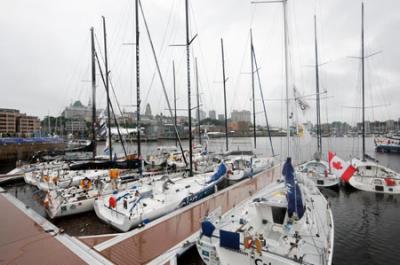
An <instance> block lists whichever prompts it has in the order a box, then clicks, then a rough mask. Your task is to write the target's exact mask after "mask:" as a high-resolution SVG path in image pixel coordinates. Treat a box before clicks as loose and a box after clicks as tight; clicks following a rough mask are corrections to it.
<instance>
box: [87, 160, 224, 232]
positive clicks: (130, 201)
mask: <svg viewBox="0 0 400 265" xmlns="http://www.w3.org/2000/svg"><path fill="white" fill-rule="evenodd" d="M225 175H226V166H225V165H224V164H221V165H220V166H219V168H218V170H217V171H216V172H215V173H206V174H201V175H195V176H193V177H186V178H185V177H178V178H173V176H169V177H168V176H166V177H165V178H163V179H161V180H160V181H157V182H154V183H152V185H153V189H152V193H151V194H142V193H141V192H136V191H130V190H125V191H121V192H119V193H117V194H112V195H108V196H103V197H100V198H98V199H97V200H96V201H95V203H94V209H95V212H96V215H97V216H98V217H99V218H100V219H101V220H103V221H104V222H106V223H108V224H110V225H111V226H113V227H115V228H117V229H118V230H121V231H129V230H130V229H132V228H134V227H136V226H138V225H140V224H145V223H147V222H150V221H152V220H154V219H156V218H158V217H160V216H163V215H165V214H167V213H170V212H172V211H174V210H176V209H177V208H180V207H183V206H185V205H187V204H190V203H192V202H194V201H197V200H199V199H202V198H204V197H206V196H208V195H209V194H211V193H214V191H215V187H216V185H218V183H220V182H221V181H222V180H223V178H224V177H225ZM121 198H123V199H121Z"/></svg>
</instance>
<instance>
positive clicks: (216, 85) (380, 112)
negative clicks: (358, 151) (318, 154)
mask: <svg viewBox="0 0 400 265" xmlns="http://www.w3.org/2000/svg"><path fill="white" fill-rule="evenodd" d="M142 1H143V8H144V12H145V15H146V19H147V21H148V23H149V27H150V31H151V34H152V38H153V40H154V45H155V48H156V50H157V53H158V57H159V60H160V64H161V71H162V74H163V76H164V81H165V83H166V86H167V90H168V93H169V97H170V99H171V100H172V96H173V92H172V91H173V88H172V60H175V64H176V75H177V77H176V79H177V94H178V108H179V109H183V108H187V86H186V57H185V56H186V53H185V48H184V47H170V46H169V45H170V44H183V43H184V42H185V31H184V30H185V27H184V26H185V24H184V22H185V20H184V18H185V17H184V10H185V9H184V3H185V1H184V0H142ZM314 14H316V15H317V27H318V44H319V57H320V58H319V60H320V62H321V63H326V64H324V65H323V66H322V67H321V68H320V77H321V80H320V83H321V89H322V90H324V91H325V90H326V91H327V92H328V93H327V94H326V95H324V96H323V97H324V98H325V99H324V100H323V106H322V114H323V117H322V120H323V121H324V122H326V121H327V120H328V121H333V120H344V121H347V122H350V123H354V122H356V121H358V120H359V118H360V111H359V110H357V109H356V108H346V107H345V106H353V107H356V106H360V104H361V100H360V78H361V75H360V73H361V72H360V61H359V60H357V59H351V58H348V57H349V56H360V47H361V43H360V41H361V35H360V28H361V1H359V0H323V1H322V0H321V1H316V0H289V2H288V20H289V38H290V66H289V67H290V87H293V85H295V86H296V87H297V88H298V90H300V91H301V92H302V93H303V94H305V95H309V94H312V93H314V91H315V71H314V68H313V67H312V65H313V64H314V29H313V15H314ZM399 14H400V3H399V1H395V0H367V1H365V42H366V53H367V54H369V53H374V52H378V51H382V52H381V53H379V54H377V55H375V56H373V57H370V58H369V59H368V60H367V64H366V102H367V103H366V104H367V106H380V107H376V108H370V109H368V110H367V119H370V120H375V119H389V118H391V119H398V118H399V117H400V111H399V110H400V93H399V85H398V84H400V75H399V74H398V73H399V71H400V51H399V48H398V47H400V36H399V32H400V31H399V30H400V15H399ZM102 15H104V16H105V17H106V21H107V30H108V46H109V61H110V63H109V65H110V67H109V68H110V71H111V79H112V82H113V85H114V87H115V90H116V94H117V97H118V100H119V102H120V104H121V106H123V108H124V109H126V110H132V109H133V108H132V106H131V105H133V104H135V103H136V86H135V57H134V51H135V50H134V49H135V47H134V46H130V45H123V44H124V43H131V42H134V38H135V37H134V33H135V32H134V29H135V24H134V21H135V17H134V1H133V0H120V1H111V0H85V1H78V0H70V1H56V0H36V1H28V0H12V1H11V0H9V1H2V2H1V4H0V34H1V41H0V62H1V64H0V80H1V91H2V96H1V97H0V107H3V108H16V109H20V110H21V111H22V112H26V113H28V114H32V115H38V116H40V117H43V116H45V115H47V114H48V113H49V114H50V115H59V114H60V113H61V112H62V110H63V108H64V107H65V106H67V105H68V104H71V103H72V102H73V101H75V100H78V99H79V100H81V101H82V102H83V103H84V104H87V103H88V101H89V98H90V95H91V85H90V82H88V80H90V35H89V33H90V32H89V29H90V27H91V26H93V27H94V28H95V31H96V36H97V39H98V43H97V44H96V45H97V49H98V52H99V53H101V54H103V44H102V37H103V33H102V27H101V16H102ZM190 16H191V19H190V20H191V23H190V24H191V32H192V35H194V34H196V33H197V34H198V38H197V39H196V40H195V41H194V42H193V45H192V55H193V57H198V62H199V83H200V94H201V95H200V97H201V104H202V109H203V110H205V111H206V112H207V113H208V111H209V110H212V109H214V110H216V111H217V113H222V112H223V87H222V83H221V81H222V68H221V47H220V38H221V37H222V38H223V39H224V44H225V61H226V75H227V77H228V78H229V79H228V82H227V100H228V112H229V113H230V112H231V111H232V110H233V109H237V110H242V109H248V110H251V104H252V103H251V79H250V78H251V76H250V74H249V72H250V47H249V29H250V28H253V35H254V46H255V50H256V56H257V60H258V63H259V66H260V75H261V83H262V88H263V92H264V97H265V98H266V99H268V101H266V103H267V111H268V115H269V118H270V120H271V121H272V123H273V124H274V125H280V124H284V120H283V115H282V113H283V112H282V110H283V105H282V101H281V100H280V99H281V98H282V97H283V96H284V94H283V91H284V66H283V62H284V49H283V20H282V5H281V4H263V5H261V4H259V5H252V4H251V3H250V1H247V0H219V1H211V0H191V1H190ZM140 23H141V25H140V27H141V42H140V49H141V62H140V64H141V81H142V82H141V85H142V89H141V95H142V100H143V101H142V110H143V111H144V108H145V105H146V104H147V103H150V104H151V107H152V111H153V114H154V113H159V112H160V111H163V112H164V113H166V111H165V109H166V108H167V105H166V100H165V98H164V96H163V94H162V89H161V83H160V80H159V78H158V76H157V75H154V74H155V64H154V60H153V57H152V54H151V50H150V48H149V47H150V46H149V41H148V38H147V36H146V32H145V28H144V24H143V20H142V18H141V20H140ZM192 59H193V58H192ZM192 62H193V60H192ZM192 70H193V68H192ZM193 73H194V72H193V71H192V84H193V86H192V87H193V90H192V91H193V95H195V78H194V74H193ZM98 79H99V80H100V78H98ZM256 84H257V83H256ZM192 99H193V101H194V100H195V97H193V98H192ZM97 102H98V105H99V107H104V105H105V102H106V101H105V92H104V87H103V86H102V85H101V83H100V82H99V84H98V94H97ZM256 102H257V112H259V113H258V114H257V120H258V122H260V123H265V121H264V118H263V114H262V113H261V111H262V105H261V101H260V93H259V89H258V87H257V90H256ZM309 104H310V105H311V106H312V109H311V110H310V111H309V113H308V114H306V115H305V116H306V117H305V118H304V119H306V120H311V121H314V120H315V118H314V105H315V101H313V100H309ZM193 105H194V104H193ZM382 105H385V106H382ZM180 114H181V115H185V114H186V112H180Z"/></svg>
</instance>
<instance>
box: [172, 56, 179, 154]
mask: <svg viewBox="0 0 400 265" xmlns="http://www.w3.org/2000/svg"><path fill="white" fill-rule="evenodd" d="M172 75H173V81H174V126H175V128H176V82H175V62H174V61H172ZM175 146H178V137H177V135H176V134H175Z"/></svg>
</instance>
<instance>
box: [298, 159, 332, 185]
mask: <svg viewBox="0 0 400 265" xmlns="http://www.w3.org/2000/svg"><path fill="white" fill-rule="evenodd" d="M296 170H297V171H299V173H301V174H302V175H303V176H304V177H307V178H308V179H310V180H311V181H312V182H314V184H315V185H316V186H317V187H325V188H328V187H334V186H338V185H339V184H340V178H339V177H337V176H335V175H334V174H332V173H331V172H329V165H328V163H327V162H326V161H323V160H318V161H317V160H311V161H308V162H306V163H304V164H301V165H299V166H297V167H296Z"/></svg>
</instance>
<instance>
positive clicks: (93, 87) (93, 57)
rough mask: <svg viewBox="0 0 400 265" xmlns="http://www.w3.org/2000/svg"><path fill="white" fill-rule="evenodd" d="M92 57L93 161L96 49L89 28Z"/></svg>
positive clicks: (92, 32)
mask: <svg viewBox="0 0 400 265" xmlns="http://www.w3.org/2000/svg"><path fill="white" fill-rule="evenodd" d="M90 39H91V55H92V58H91V59H92V144H93V159H94V158H95V157H96V48H95V45H94V29H93V27H92V28H90Z"/></svg>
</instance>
